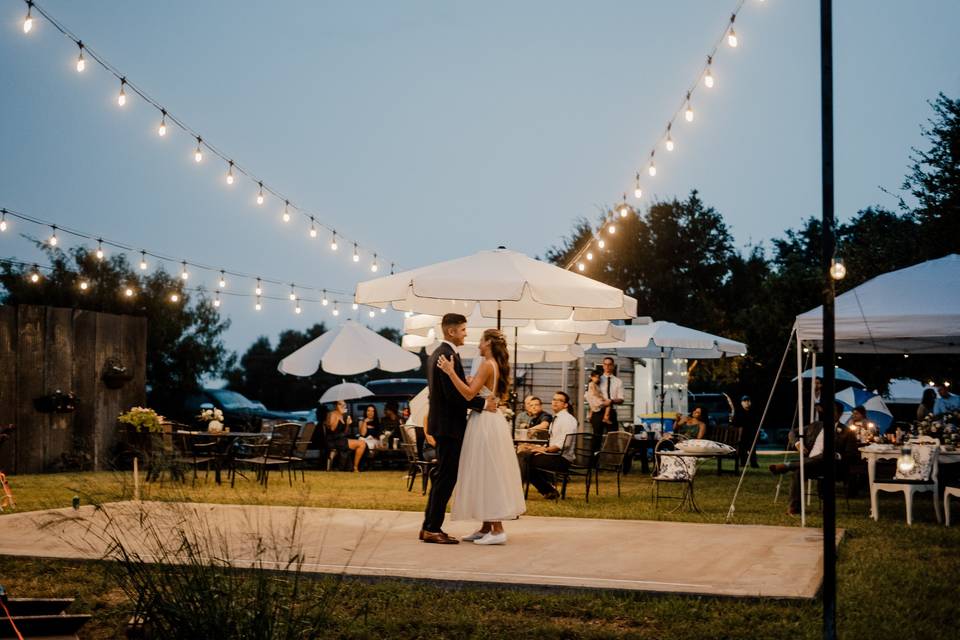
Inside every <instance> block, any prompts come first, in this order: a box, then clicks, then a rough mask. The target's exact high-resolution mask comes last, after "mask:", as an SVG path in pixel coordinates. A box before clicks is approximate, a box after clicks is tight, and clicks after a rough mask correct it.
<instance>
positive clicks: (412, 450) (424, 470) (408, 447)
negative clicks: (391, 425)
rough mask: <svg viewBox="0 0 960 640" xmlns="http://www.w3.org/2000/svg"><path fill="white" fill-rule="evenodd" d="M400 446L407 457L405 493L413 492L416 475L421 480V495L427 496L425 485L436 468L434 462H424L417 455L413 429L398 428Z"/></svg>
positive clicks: (435, 462) (415, 437)
mask: <svg viewBox="0 0 960 640" xmlns="http://www.w3.org/2000/svg"><path fill="white" fill-rule="evenodd" d="M400 438H401V442H400V446H401V447H402V448H403V452H404V454H406V456H407V465H408V466H407V491H413V483H414V482H416V480H417V474H420V475H421V477H422V478H423V488H422V495H427V484H428V483H429V481H430V473H431V471H432V470H433V468H434V467H436V466H437V461H436V460H424V459H422V458H421V457H420V456H419V454H418V453H417V436H416V433H415V432H414V431H413V427H407V426H401V427H400Z"/></svg>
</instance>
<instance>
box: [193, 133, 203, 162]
mask: <svg viewBox="0 0 960 640" xmlns="http://www.w3.org/2000/svg"><path fill="white" fill-rule="evenodd" d="M201 144H203V138H201V137H199V136H197V150H196V151H194V152H193V161H194V162H200V161H202V160H203V149H202V148H201V147H200V145H201Z"/></svg>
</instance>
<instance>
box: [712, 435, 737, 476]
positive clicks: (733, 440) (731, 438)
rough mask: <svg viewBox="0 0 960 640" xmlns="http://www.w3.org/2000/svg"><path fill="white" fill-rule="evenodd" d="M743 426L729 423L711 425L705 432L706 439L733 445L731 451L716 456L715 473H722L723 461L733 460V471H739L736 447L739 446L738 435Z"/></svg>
mask: <svg viewBox="0 0 960 640" xmlns="http://www.w3.org/2000/svg"><path fill="white" fill-rule="evenodd" d="M742 433H743V428H741V427H734V426H729V425H724V426H718V427H713V428H712V429H710V431H709V433H708V434H707V440H713V441H714V442H720V443H723V444H726V445H730V446H731V447H733V451H732V452H730V453H728V454H727V455H725V456H717V475H718V476H719V475H722V474H723V461H724V460H733V472H734V473H740V455H739V453H738V451H737V447H739V446H740V436H741V434H742Z"/></svg>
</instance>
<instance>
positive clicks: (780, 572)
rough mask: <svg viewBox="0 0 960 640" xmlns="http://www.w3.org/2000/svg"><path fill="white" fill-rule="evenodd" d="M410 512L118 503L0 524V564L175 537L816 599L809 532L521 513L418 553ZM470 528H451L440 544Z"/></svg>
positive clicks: (390, 566)
mask: <svg viewBox="0 0 960 640" xmlns="http://www.w3.org/2000/svg"><path fill="white" fill-rule="evenodd" d="M421 517H422V515H421V514H419V513H416V512H410V511H372V510H354V509H315V508H296V507H271V506H255V505H222V504H191V503H168V502H141V503H138V502H117V503H109V504H106V505H103V508H102V509H94V508H93V507H82V508H81V509H80V510H79V511H74V510H73V509H54V510H50V511H34V512H28V513H15V514H8V515H4V516H0V555H14V556H33V557H49V558H86V559H89V558H102V557H104V556H105V555H107V554H108V549H110V548H111V547H112V543H114V542H117V541H119V542H120V543H122V545H123V546H124V547H125V549H126V550H127V551H128V552H129V553H130V554H136V555H139V556H140V557H141V558H143V559H145V560H148V561H162V562H171V563H175V562H180V561H182V557H180V556H178V553H180V552H179V551H178V548H179V543H180V540H181V539H182V537H184V536H185V537H186V538H188V539H190V540H192V541H194V542H195V547H197V548H200V549H201V555H204V556H209V557H212V558H218V559H227V560H228V561H229V562H230V563H231V564H232V565H234V566H238V567H246V566H264V567H267V568H276V569H291V568H292V567H293V564H292V562H293V560H292V559H293V558H296V557H297V556H298V554H299V553H302V559H303V560H302V562H303V563H302V567H301V568H302V570H303V571H305V572H308V573H331V574H336V573H344V574H347V575H355V576H379V577H396V578H405V579H418V580H435V581H448V582H459V583H484V584H488V585H518V586H536V587H570V588H579V589H612V590H636V591H653V592H664V593H667V592H669V593H690V594H711V595H723V596H752V597H769V598H813V597H814V596H815V595H816V593H817V590H818V589H819V587H820V582H821V579H822V570H821V563H822V552H821V551H822V540H823V538H822V535H821V532H820V530H819V529H810V528H807V529H801V528H800V527H769V526H759V525H746V526H739V525H717V524H697V523H683V522H654V521H645V520H597V519H587V518H544V517H533V516H529V517H527V516H524V517H523V518H521V519H520V520H518V521H516V522H509V523H507V524H506V529H507V532H508V535H509V542H508V543H507V544H506V545H504V546H497V547H482V546H478V545H474V544H470V543H461V544H459V545H433V544H424V543H422V542H419V541H418V540H417V533H418V531H419V529H420V522H421ZM472 524H473V523H465V522H449V521H448V523H447V526H446V530H447V532H448V533H450V534H451V535H458V536H463V535H466V534H468V533H470V532H471V531H472V529H473V527H472V526H471V525H472Z"/></svg>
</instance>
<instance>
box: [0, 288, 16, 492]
mask: <svg viewBox="0 0 960 640" xmlns="http://www.w3.org/2000/svg"><path fill="white" fill-rule="evenodd" d="M16 423H17V310H16V309H15V308H13V307H0V427H4V426H7V425H11V424H12V425H16ZM16 460H17V432H16V431H14V432H13V433H12V434H11V435H10V436H9V438H7V440H6V442H4V443H3V444H0V470H3V471H4V472H6V473H16V471H17V466H16Z"/></svg>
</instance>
